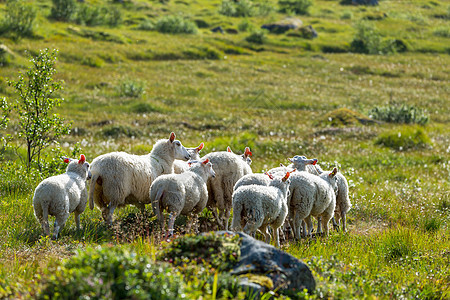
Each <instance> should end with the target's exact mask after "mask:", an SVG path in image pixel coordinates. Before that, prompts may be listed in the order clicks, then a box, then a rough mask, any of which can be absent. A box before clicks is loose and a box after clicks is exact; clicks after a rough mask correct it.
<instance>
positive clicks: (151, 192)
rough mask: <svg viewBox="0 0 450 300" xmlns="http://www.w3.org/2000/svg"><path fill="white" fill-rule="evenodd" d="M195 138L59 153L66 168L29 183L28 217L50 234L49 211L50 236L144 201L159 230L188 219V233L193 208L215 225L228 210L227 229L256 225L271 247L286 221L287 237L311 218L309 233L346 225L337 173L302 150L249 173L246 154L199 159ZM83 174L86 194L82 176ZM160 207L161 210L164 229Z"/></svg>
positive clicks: (304, 230) (345, 200) (298, 233)
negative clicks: (134, 149)
mask: <svg viewBox="0 0 450 300" xmlns="http://www.w3.org/2000/svg"><path fill="white" fill-rule="evenodd" d="M202 148H203V143H201V144H200V145H199V146H198V147H196V148H185V147H184V146H183V145H182V144H181V142H180V141H179V140H175V134H174V133H173V132H172V133H171V134H170V137H169V139H162V140H159V141H157V142H156V143H155V144H154V146H153V149H152V151H151V152H150V153H149V154H147V155H142V156H138V155H132V154H128V153H125V152H112V153H108V154H104V155H100V156H99V157H97V158H95V159H94V160H93V161H92V163H91V165H89V163H88V162H86V158H85V156H84V155H81V157H80V159H79V160H76V159H70V158H64V161H65V162H66V163H68V166H67V169H66V173H64V174H61V175H57V176H53V177H49V178H47V179H45V180H43V181H42V182H41V183H40V184H39V185H38V186H37V187H36V190H35V193H34V197H33V206H34V212H35V216H36V218H37V219H38V221H39V222H40V224H41V225H42V228H43V230H44V233H45V234H46V235H49V234H50V228H49V223H48V216H49V215H52V216H55V225H54V231H53V238H54V239H56V238H57V237H58V234H59V232H60V230H61V229H62V228H63V227H64V224H65V222H66V221H67V218H68V217H69V214H70V213H72V212H74V213H75V220H76V226H77V229H79V228H80V214H81V213H82V212H83V211H84V209H85V208H86V205H87V202H88V197H89V207H90V208H91V209H94V206H97V207H98V208H99V209H100V211H101V212H102V216H103V219H104V220H105V222H106V223H107V224H112V220H113V214H114V211H115V209H116V208H118V207H123V206H125V205H128V204H133V205H135V206H137V207H139V208H140V209H141V210H145V205H146V204H151V206H152V209H153V212H154V213H155V215H156V216H157V218H158V221H159V223H160V225H161V229H162V231H163V233H164V234H165V236H169V235H172V234H173V230H174V223H175V219H176V217H177V216H179V215H185V216H187V217H188V223H187V230H188V231H191V227H192V225H193V223H194V222H195V221H196V220H197V216H198V213H200V212H201V211H202V210H203V209H204V208H205V207H206V208H208V209H209V210H210V211H211V212H212V214H213V216H214V217H215V219H216V221H217V224H218V226H219V228H221V229H224V230H228V223H229V219H230V214H231V209H232V208H233V219H232V223H231V229H233V230H236V231H240V230H243V231H244V232H246V233H248V234H252V235H254V234H255V232H256V231H259V232H260V233H262V234H263V235H264V236H265V239H266V242H267V243H270V240H271V234H270V233H269V230H268V227H271V228H272V233H273V235H274V239H275V243H276V245H277V246H278V247H279V246H280V242H279V235H280V234H283V230H282V227H283V226H287V224H288V225H289V226H290V228H291V229H292V230H293V233H294V236H295V238H297V239H300V238H301V237H302V236H311V234H312V231H313V224H312V220H311V217H312V216H313V217H315V218H317V220H318V226H317V232H318V233H322V227H323V231H324V233H325V234H328V223H329V221H330V220H332V222H333V226H334V227H335V228H339V224H340V220H341V219H342V224H343V230H344V231H345V230H346V213H347V212H348V210H349V209H350V208H351V203H350V200H349V197H348V184H347V180H346V179H345V177H344V176H343V175H342V174H341V173H339V172H337V170H336V168H334V169H333V170H332V171H323V170H322V169H321V168H320V167H319V166H318V165H317V164H316V163H317V159H307V158H306V157H305V156H298V155H296V156H294V157H293V158H290V159H289V160H290V162H291V164H290V165H288V166H284V165H281V164H280V167H276V168H273V169H270V170H269V171H267V172H266V173H264V174H263V173H253V172H252V169H251V168H250V164H251V162H252V161H251V159H250V156H251V155H252V153H251V152H250V149H249V148H248V147H247V148H245V151H244V154H242V155H237V154H234V153H233V152H232V151H231V149H230V148H229V147H228V149H227V151H220V152H212V153H209V154H207V155H205V156H204V157H202V158H200V151H201V150H202ZM87 180H90V188H89V195H88V192H87V185H86V181H87ZM164 211H167V212H168V213H169V220H168V226H167V231H166V230H165V225H166V222H165V218H164Z"/></svg>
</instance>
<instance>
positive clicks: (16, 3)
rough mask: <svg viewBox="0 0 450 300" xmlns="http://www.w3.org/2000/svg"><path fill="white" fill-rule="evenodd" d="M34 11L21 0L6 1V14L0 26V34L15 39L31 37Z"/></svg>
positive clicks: (34, 17)
mask: <svg viewBox="0 0 450 300" xmlns="http://www.w3.org/2000/svg"><path fill="white" fill-rule="evenodd" d="M35 19H36V9H35V8H34V6H33V5H32V4H31V3H28V2H25V1H23V0H8V1H7V2H6V13H5V14H4V18H3V20H2V21H1V24H0V34H1V35H10V36H11V37H13V38H15V39H20V38H23V37H30V36H32V35H33V23H34V21H35Z"/></svg>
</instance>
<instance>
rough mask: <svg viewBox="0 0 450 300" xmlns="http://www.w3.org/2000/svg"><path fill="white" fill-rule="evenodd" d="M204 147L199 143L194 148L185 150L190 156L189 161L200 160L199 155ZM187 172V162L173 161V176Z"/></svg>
mask: <svg viewBox="0 0 450 300" xmlns="http://www.w3.org/2000/svg"><path fill="white" fill-rule="evenodd" d="M204 146H205V144H203V143H201V144H200V145H199V146H198V147H196V148H186V150H187V151H188V152H189V154H190V155H191V158H190V159H191V160H200V154H199V153H200V151H201V150H202V149H203V147H204ZM187 170H189V164H188V163H187V162H185V161H182V160H179V159H175V161H174V162H173V172H174V173H175V174H181V173H183V172H185V171H187Z"/></svg>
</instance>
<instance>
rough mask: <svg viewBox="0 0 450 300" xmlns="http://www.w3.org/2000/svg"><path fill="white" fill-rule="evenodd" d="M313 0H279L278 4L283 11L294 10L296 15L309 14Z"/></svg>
mask: <svg viewBox="0 0 450 300" xmlns="http://www.w3.org/2000/svg"><path fill="white" fill-rule="evenodd" d="M313 2H314V1H313V0H279V1H278V5H279V7H280V10H281V11H282V12H285V13H287V12H292V13H295V14H296V15H308V14H309V8H310V7H311V5H313Z"/></svg>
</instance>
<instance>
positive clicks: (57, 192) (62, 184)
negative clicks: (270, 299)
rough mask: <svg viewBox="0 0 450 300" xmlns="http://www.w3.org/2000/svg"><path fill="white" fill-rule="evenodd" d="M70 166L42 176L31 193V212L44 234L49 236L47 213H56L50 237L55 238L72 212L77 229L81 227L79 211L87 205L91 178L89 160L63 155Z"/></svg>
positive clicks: (53, 214)
mask: <svg viewBox="0 0 450 300" xmlns="http://www.w3.org/2000/svg"><path fill="white" fill-rule="evenodd" d="M64 162H66V163H68V164H69V165H68V166H67V168H66V173H64V174H60V175H56V176H52V177H49V178H47V179H44V180H43V181H42V182H41V183H39V185H38V186H37V187H36V190H35V191H34V196H33V207H34V215H35V216H36V218H37V220H38V221H39V223H40V224H41V226H42V229H43V230H44V233H45V235H47V236H48V235H50V226H49V223H48V216H49V215H51V216H55V224H54V228H53V238H54V239H57V238H58V234H59V232H60V231H61V229H62V228H63V227H64V225H65V224H66V221H67V218H69V215H70V213H74V214H75V222H76V226H77V230H79V229H80V214H81V213H83V212H84V209H85V208H86V204H87V196H88V193H87V188H86V180H87V179H90V177H91V174H90V172H89V163H88V162H86V157H85V156H84V155H83V154H82V155H81V156H80V159H79V160H76V159H71V158H64Z"/></svg>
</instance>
